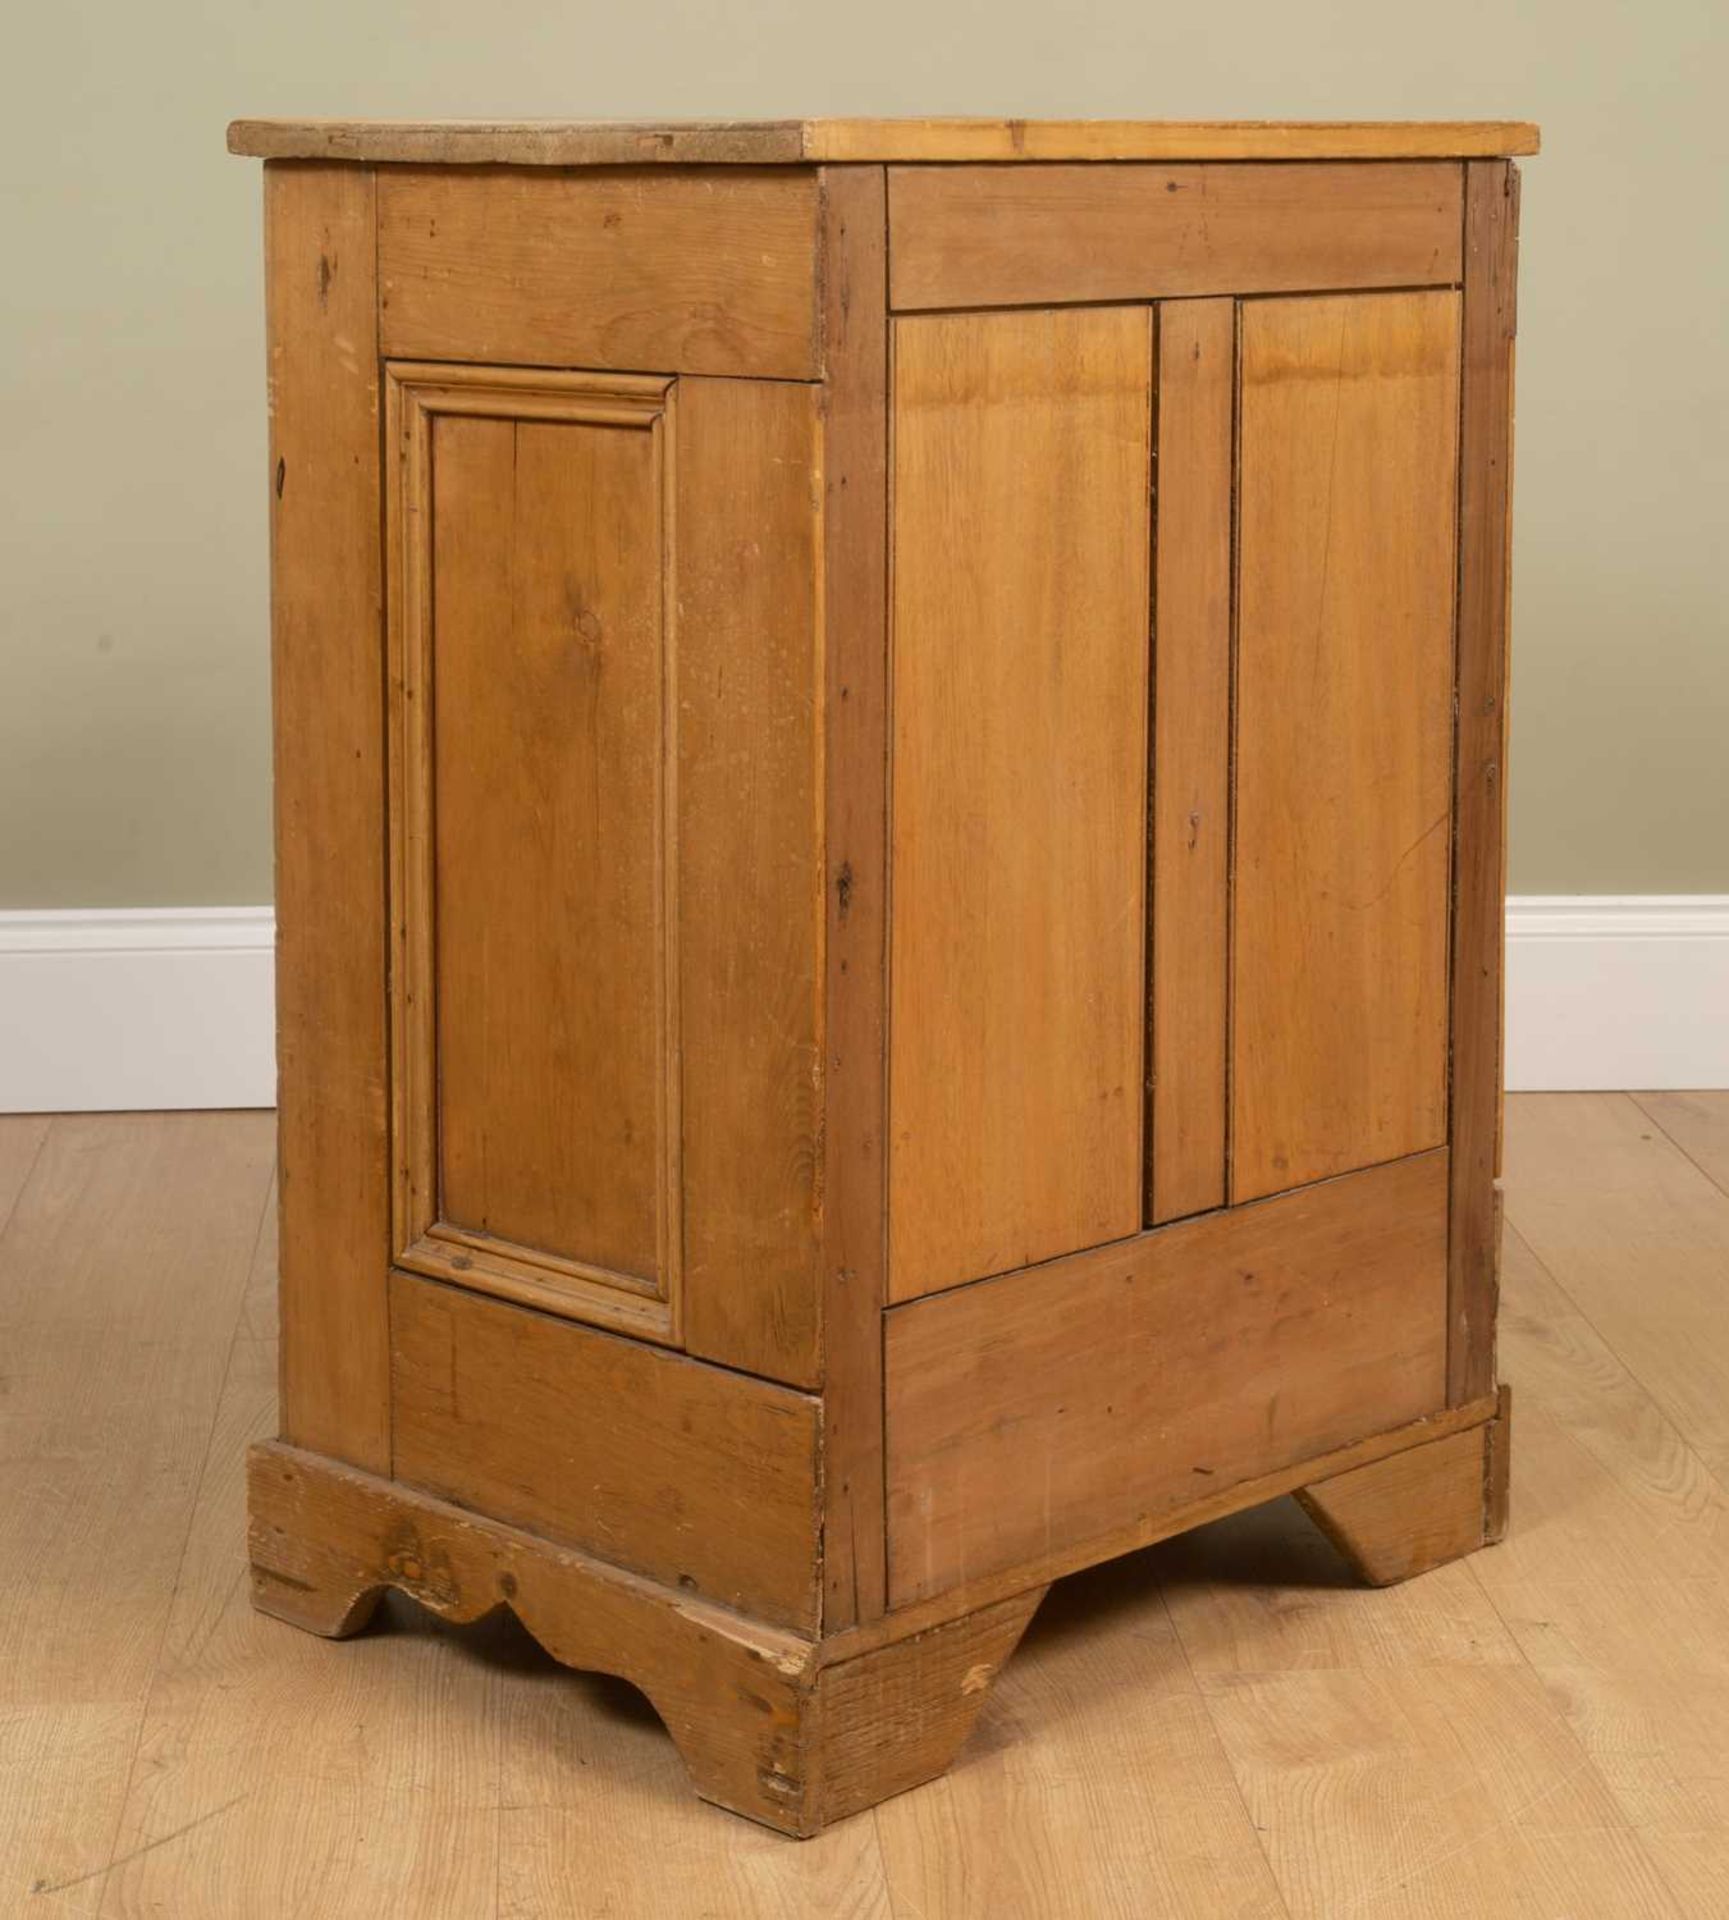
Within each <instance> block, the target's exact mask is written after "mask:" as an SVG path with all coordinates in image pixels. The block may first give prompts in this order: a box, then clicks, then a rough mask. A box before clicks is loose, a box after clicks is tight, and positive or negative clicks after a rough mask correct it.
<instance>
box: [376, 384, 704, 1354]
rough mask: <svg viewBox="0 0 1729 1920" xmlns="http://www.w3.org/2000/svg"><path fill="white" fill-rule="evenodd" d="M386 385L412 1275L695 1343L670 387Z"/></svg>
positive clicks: (401, 1113)
mask: <svg viewBox="0 0 1729 1920" xmlns="http://www.w3.org/2000/svg"><path fill="white" fill-rule="evenodd" d="M385 372H386V382H385V395H386V416H387V425H386V438H387V441H388V443H389V445H390V447H391V449H392V454H393V457H392V460H391V462H390V467H389V474H388V484H387V488H386V513H385V519H386V528H387V532H388V535H389V537H388V539H387V540H386V543H385V544H386V550H387V558H388V562H389V595H388V598H389V608H390V615H389V632H390V686H389V698H388V716H389V723H390V809H389V811H390V898H391V902H392V938H393V940H394V942H395V953H394V956H393V967H392V975H391V995H390V1005H391V1060H392V1078H391V1107H392V1112H391V1132H392V1141H393V1148H394V1161H395V1179H394V1194H393V1201H392V1205H393V1224H394V1247H395V1250H396V1258H397V1260H398V1261H399V1262H400V1263H401V1264H403V1265H404V1266H407V1267H409V1268H411V1269H412V1270H413V1271H415V1272H419V1273H427V1274H431V1275H433V1276H434V1277H437V1278H445V1279H461V1280H462V1281H463V1282H464V1283H465V1284H467V1285H471V1286H476V1287H481V1288H483V1289H485V1290H487V1291H489V1292H494V1293H498V1294H501V1295H503V1296H504V1297H505V1298H507V1299H514V1300H518V1301H522V1302H525V1303H527V1304H529V1305H533V1306H538V1307H546V1308H549V1309H551V1310H552V1311H555V1312H565V1313H573V1314H577V1315H580V1316H583V1317H588V1318H593V1319H596V1320H599V1321H601V1322H603V1323H604V1324H607V1325H614V1326H622V1327H628V1328H629V1329H630V1330H631V1331H633V1332H635V1333H637V1334H639V1335H641V1336H643V1337H646V1338H649V1339H659V1340H671V1339H676V1337H677V1333H678V1312H679V1306H680V1301H681V1286H680V1255H681V1249H682V1244H683V1234H682V1231H681V1228H680V1225H679V1218H678V1214H679V1207H680V1204H681V1194H682V1185H681V1181H680V1179H679V1166H678V1154H679V1147H680V1141H681V1129H680V1125H679V1118H678V1101H679V1078H678V1037H677V1028H678V1002H677V997H676V994H675V991H674V988H673V984H672V982H673V979H674V977H675V976H676V973H677V951H676V950H677V925H678V911H677V882H678V868H677V862H676V860H675V859H674V858H673V857H672V854H671V849H670V846H669V840H670V835H669V834H668V832H667V828H666V820H667V817H668V815H669V813H670V812H671V807H672V801H671V799H670V796H669V789H670V787H671V786H672V784H673V778H674V774H673V755H672V750H671V745H670V740H671V735H672V733H673V722H672V718H671V713H670V707H671V704H672V694H673V679H674V673H675V665H674V660H673V657H672V656H673V652H674V648H673V642H672V631H671V630H672V621H671V618H670V609H669V607H668V604H667V603H668V599H669V591H668V589H667V587H666V584H665V577H666V574H667V570H668V567H669V565H670V554H669V551H668V538H669V522H670V508H669V503H668V499H667V495H668V491H669V488H668V486H667V484H666V475H665V469H666V466H667V464H668V456H667V454H666V451H665V445H666V442H667V440H668V438H669V430H668V424H667V414H668V408H669V401H668V396H667V389H668V385H669V383H668V382H667V381H665V380H662V379H652V378H645V377H643V376H640V375H624V374H610V375H609V374H567V373H556V372H548V371H543V370H536V369H520V368H518V369H512V368H483V369H482V368H471V367H465V366H460V365H453V364H445V365H438V364H433V363H418V362H399V361H398V362H390V363H387V365H386V369H385ZM615 428H616V429H620V430H622V431H621V433H620V436H619V438H618V439H616V440H614V439H612V438H609V435H611V433H612V430H613V429H615ZM519 430H520V431H525V432H527V433H528V434H529V435H530V436H531V439H532V448H531V453H530V456H529V459H528V461H527V462H526V470H524V463H523V462H522V461H521V459H520V458H519V455H520V444H519ZM560 434H564V435H567V436H570V437H569V438H566V439H563V440H560V439H559V438H558V437H557V436H558V435H560ZM583 436H586V439H584V438H583ZM441 439H442V442H443V445H444V448H445V451H446V452H447V454H449V455H450V458H449V459H448V460H446V461H445V462H444V464H445V466H446V467H447V469H448V470H447V471H446V472H445V474H444V481H443V484H442V486H438V485H435V481H436V477H437V468H438V466H439V464H440V462H439V459H438V457H437V456H438V448H439V444H440V440H441ZM633 448H634V449H635V458H634V460H633V456H632V449H633ZM566 455H573V456H574V457H573V458H571V459H569V460H566V459H565V458H564V456H566ZM465 460H466V461H467V462H468V465H469V467H470V468H472V471H465V470H464V461H465ZM519 486H525V487H527V488H528V489H529V492H530V496H531V497H529V498H527V499H525V500H523V501H520V502H519V500H518V488H519ZM573 486H574V488H575V493H574V495H573V493H572V488H573ZM591 486H592V487H593V488H594V490H595V492H596V494H597V497H605V498H608V499H609V501H610V510H609V511H608V512H606V513H602V514H600V515H598V516H590V517H587V518H585V515H586V508H587V502H588V499H589V489H590V487H591ZM609 488H610V492H609V490H608V489H609ZM519 507H520V511H519ZM561 507H562V513H561V512H560V508H561ZM549 509H550V511H549ZM567 520H568V522H569V525H568V526H567V524H566V522H567ZM441 533H442V535H443V536H444V538H443V540H442V544H443V545H444V546H445V547H447V548H448V549H449V550H448V552H447V553H446V554H445V556H444V560H443V564H442V565H440V556H439V547H440V545H441V537H440V536H441ZM572 563H579V564H572ZM585 573H587V574H588V575H590V576H591V577H589V578H587V579H585V578H584V577H583V575H584V574H585ZM441 609H442V613H443V614H444V615H447V616H449V628H450V630H449V632H448V633H447V635H446V644H445V646H444V647H442V648H441V647H440V646H439V644H438V628H439V626H440V624H441ZM603 614H604V618H603V617H602V616H603ZM501 634H502V635H504V636H505V637H506V638H507V639H508V640H510V641H511V645H510V647H509V648H507V649H504V650H503V651H504V652H505V653H507V654H508V657H507V658H503V659H500V658H498V657H497V656H498V655H499V653H500V651H501V650H500V649H499V648H498V647H497V646H496V644H495V643H496V641H497V638H498V636H499V635H501ZM614 650H622V653H623V656H624V662H623V666H622V667H621V669H620V670H619V671H618V672H616V673H612V672H608V673H607V674H606V676H605V678H606V685H607V694H606V698H605V699H604V700H603V699H602V698H601V693H600V688H601V676H600V674H599V672H598V671H597V669H599V668H600V667H601V666H603V665H604V664H605V663H606V661H607V659H608V657H609V654H610V653H611V652H613V651H614ZM441 682H442V683H443V707H444V711H443V714H442V719H441V718H440V715H439V714H438V712H437V711H436V709H437V708H438V707H439V705H440V686H441ZM615 683H616V690H615ZM513 702H514V703H515V705H513ZM517 707H522V708H523V711H522V712H521V713H520V714H519V713H518V712H517V710H516V709H517ZM573 715H575V716H577V717H578V718H579V719H580V720H581V722H582V724H575V723H573V720H572V716H573ZM519 726H520V739H519V737H518V730H519ZM477 744H478V745H479V747H480V748H481V749H482V753H481V758H480V761H479V762H478V763H477V760H476V757H475V749H476V746H477ZM523 745H527V746H528V747H530V748H531V749H532V754H531V755H524V754H523V752H522V750H521V749H522V747H523ZM494 751H496V752H498V753H499V754H500V755H501V756H502V763H501V770H500V773H499V777H498V779H497V780H492V779H490V778H488V768H487V766H486V764H485V755H486V754H489V753H491V752H494ZM603 771H604V772H606V773H607V774H608V775H609V776H610V775H611V774H612V773H614V772H616V773H617V776H618V777H617V779H616V780H615V781H612V783H611V784H607V783H605V782H603V780H602V778H601V775H602V773H603ZM446 787H448V788H449V791H448V792H446V791H444V789H445V788H446ZM620 789H622V790H623V792H622V794H621V792H620V791H619V790H620ZM621 798H622V799H623V800H625V801H626V802H627V803H628V804H626V805H625V806H624V807H623V808H622V809H621ZM633 853H634V856H635V857H634V862H633V860H632V858H631V856H632V854H633ZM537 862H538V864H537ZM572 869H574V870H575V871H574V876H573V873H572V871H571V870H572ZM573 877H574V879H575V880H576V881H577V882H578V883H579V885H578V891H577V892H576V893H575V894H573V893H572V891H571V882H572V879H573ZM471 881H472V894H473V899H474V901H475V902H476V903H477V904H476V906H475V907H474V909H473V910H469V908H468V907H467V905H466V903H465V901H464V897H463V896H464V889H466V888H469V886H470V882H471ZM441 890H442V892H441ZM596 903H599V904H601V905H603V906H604V907H605V908H606V909H607V911H606V912H604V913H601V914H598V915H597V914H596V913H595V911H594V908H595V905H596ZM500 916H502V917H500ZM633 942H634V943H635V944H634V945H633ZM447 960H448V961H449V962H450V977H448V978H445V977H444V963H445V962H446V961H447ZM573 971H574V973H575V975H576V978H575V979H574V981H573V980H572V979H571V978H570V977H569V975H570V974H571V972H573ZM540 992H544V993H545V995H546V1000H547V1004H546V1008H545V1009H544V1011H543V1012H542V1014H541V1017H540V1019H539V1020H537V1019H535V1018H534V1017H532V1016H533V1013H534V1003H533V1002H532V1001H525V999H524V996H525V995H531V994H536V993H540ZM599 1016H605V1017H599ZM548 1041H550V1043H551V1044H550V1045H549V1044H547V1043H548ZM447 1046H448V1048H449V1051H450V1055H451V1059H450V1061H448V1062H447V1061H446V1060H445V1059H444V1057H443V1055H444V1052H445V1049H446V1047H447ZM452 1067H454V1071H452V1070H451V1069H452ZM587 1074H592V1079H593V1084H590V1082H589V1081H588V1080H587V1079H585V1077H584V1076H585V1075H587ZM597 1092H598V1093H599V1094H601V1095H602V1096H603V1097H602V1098H601V1099H600V1100H599V1101H598V1102H596V1101H595V1100H594V1099H593V1098H592V1096H593V1095H594V1094H595V1093H597ZM573 1135H574V1138H573ZM573 1148H575V1149H576V1151H575V1152H574V1153H573ZM591 1160H593V1161H598V1162H599V1163H600V1171H601V1173H602V1178H601V1180H600V1181H599V1182H598V1183H597V1181H596V1179H595V1177H594V1176H595V1171H596V1169H595V1167H594V1166H592V1165H590V1164H589V1162H590V1161H591ZM620 1169H623V1171H622V1172H620ZM608 1172H610V1173H611V1174H613V1175H614V1176H616V1177H615V1178H612V1179H608V1178H607V1177H606V1175H607V1174H608ZM453 1174H454V1176H455V1178H454V1181H453V1179H452V1175H453ZM597 1227H598V1232H597ZM632 1241H634V1243H635V1244H634V1246H633V1245H632V1244H631V1242H632Z"/></svg>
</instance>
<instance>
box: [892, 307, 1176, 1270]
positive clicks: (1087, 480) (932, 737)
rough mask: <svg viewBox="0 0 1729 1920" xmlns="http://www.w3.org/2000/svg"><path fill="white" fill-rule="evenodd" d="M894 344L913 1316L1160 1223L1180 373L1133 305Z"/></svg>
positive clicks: (900, 922) (902, 1212) (904, 334)
mask: <svg viewBox="0 0 1729 1920" xmlns="http://www.w3.org/2000/svg"><path fill="white" fill-rule="evenodd" d="M894 352H895V368H894V378H895V388H894V543H895V544H894V581H893V605H894V640H893V684H894V720H893V749H892V751H893V763H892V764H893V813H892V855H891V860H892V893H893V903H894V905H893V917H892V921H891V926H890V941H889V946H890V1005H891V1019H890V1037H889V1056H890V1065H889V1086H890V1139H891V1147H890V1161H889V1291H890V1295H891V1297H892V1298H893V1299H896V1300H905V1299H910V1298H913V1297H914V1296H916V1295H919V1294H922V1293H929V1292H931V1291H933V1290H936V1289H939V1288H942V1287H947V1286H952V1285H954V1284H956V1283H957V1282H960V1281H964V1280H970V1279H973V1278H975V1277H976V1276H978V1275H980V1274H988V1273H996V1272H1001V1271H1004V1270H1006V1269H1008V1268H1011V1267H1018V1266H1021V1265H1024V1264H1025V1263H1026V1262H1028V1261H1032V1260H1039V1259H1043V1258H1046V1257H1048V1256H1049V1255H1052V1254H1058V1253H1066V1252H1069V1251H1072V1250H1073V1249H1075V1248H1078V1247H1085V1246H1091V1245H1094V1244H1096V1243H1098V1242H1100V1241H1103V1240H1110V1239H1116V1238H1120V1237H1121V1236H1123V1235H1124V1234H1128V1233H1132V1232H1134V1231H1135V1229H1136V1228H1137V1226H1138V1225H1139V1224H1140V1219H1141V1185H1142V1159H1141V1138H1140V1136H1141V1126H1140V1106H1141V1097H1140V1090H1141V1087H1142V1084H1143V1079H1144V1059H1143V1046H1144V1041H1143V1034H1144V1019H1145V1014H1144V1007H1145V1002H1144V985H1143V975H1142V948H1143V943H1144V934H1145V921H1144V912H1143V890H1144V881H1145V866H1146V853H1145V834H1146V680H1147V653H1148V646H1147V622H1148V552H1147V550H1148V546H1149V519H1148V481H1149V461H1150V453H1151V448H1150V445H1149V437H1150V431H1151V427H1150V399H1151V379H1152V368H1151V342H1150V330H1149V324H1148V317H1147V315H1146V313H1145V312H1144V311H1133V310H1112V309H1090V310H1087V311H1072V312H1053V313H1010V314H988V315H953V316H942V317H933V318H925V319H913V320H900V321H897V322H896V323H895V328H894ZM958 561H964V564H957V562H958Z"/></svg>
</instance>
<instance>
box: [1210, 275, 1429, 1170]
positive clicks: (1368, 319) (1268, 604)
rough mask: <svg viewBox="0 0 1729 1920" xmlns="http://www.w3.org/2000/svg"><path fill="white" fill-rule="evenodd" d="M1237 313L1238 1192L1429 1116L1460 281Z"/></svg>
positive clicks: (1359, 1161)
mask: <svg viewBox="0 0 1729 1920" xmlns="http://www.w3.org/2000/svg"><path fill="white" fill-rule="evenodd" d="M1241 325H1242V343H1241V394H1240V399H1239V434H1240V442H1239V488H1240V499H1239V507H1238V567H1239V575H1238V589H1237V590H1238V610H1237V629H1238V639H1237V702H1236V753H1235V769H1236V776H1235V777H1236V857H1235V865H1234V876H1233V887H1234V910H1235V913H1234V924H1233V937H1232V958H1231V976H1232V1036H1231V1056H1232V1057H1231V1165H1232V1177H1231V1197H1232V1199H1233V1200H1248V1199H1253V1198H1255V1197H1256V1196H1257V1195H1260V1194H1266V1193H1273V1192H1277V1191H1279V1190H1280V1189H1282V1188H1287V1187H1294V1186H1297V1185H1299V1184H1300V1183H1302V1182H1304V1181H1307V1180H1316V1179H1320V1178H1323V1177H1324V1176H1327V1175H1330V1174H1335V1173H1341V1172H1345V1171H1347V1170H1349V1169H1350V1168H1353V1167H1362V1166H1368V1165H1371V1164H1373V1163H1375V1162H1378V1161H1383V1160H1390V1159H1393V1158H1394V1157H1395V1156H1397V1155H1400V1154H1407V1153H1413V1152H1416V1151H1418V1150H1420V1149H1422V1148H1425V1147H1432V1146H1436V1145H1438V1144H1439V1143H1440V1142H1441V1141H1442V1139H1443V1138H1444V1137H1445V1133H1446V1079H1447V1075H1446V1064H1447V1059H1446V1018H1447V916H1448V891H1449V885H1448V881H1449V866H1450V825H1451V815H1452V772H1453V770H1452V751H1451V745H1452V650H1453V589H1454V572H1455V547H1454V510H1455V485H1456V463H1455V449H1456V444H1457V438H1458V398H1459V376H1458V367H1459V299H1458V295H1457V294H1456V293H1454V292H1451V291H1445V292H1429V293H1399V294H1357V295H1341V296H1337V297H1334V298H1326V299H1314V300H1308V299H1299V300H1264V301H1249V302H1246V303H1245V304H1244V307H1243V311H1242V321H1241Z"/></svg>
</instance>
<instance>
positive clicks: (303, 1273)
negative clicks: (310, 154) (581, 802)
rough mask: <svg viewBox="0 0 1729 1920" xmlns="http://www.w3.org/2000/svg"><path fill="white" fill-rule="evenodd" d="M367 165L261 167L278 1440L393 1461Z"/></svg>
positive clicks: (375, 419)
mask: <svg viewBox="0 0 1729 1920" xmlns="http://www.w3.org/2000/svg"><path fill="white" fill-rule="evenodd" d="M373 193H374V189H373V176H372V174H371V172H370V171H369V170H367V169H364V168H358V167H339V166H272V167H270V168H268V169H266V174H265V198H264V215H265V309H266V326H267V332H268V338H269V349H270V473H271V520H270V582H271V699H272V705H273V709H274V714H275V743H276V745H275V763H274V764H275V807H276V1062H277V1079H278V1083H279V1088H278V1096H277V1097H278V1102H279V1125H278V1149H277V1150H278V1154H279V1156H280V1160H281V1168H282V1200H281V1219H282V1252H281V1259H282V1433H283V1437H284V1438H285V1439H288V1440H292V1441H294V1442H295V1443H296V1444H298V1445H301V1446H307V1447H315V1448H317V1449H318V1450H319V1451H321V1452H324V1453H328V1454H331V1455H333V1456H334V1457H335V1458H337V1459H340V1460H348V1461H352V1462H353V1463H354V1464H355V1465H356V1466H363V1467H373V1468H379V1469H384V1468H387V1467H388V1466H389V1464H390V1426H389V1421H390V1357H389V1340H390V1335H389V1329H388V1326H387V1323H386V1317H385V1315H386V1310H385V1267H386V1263H387V1262H388V1260H389V1258H390V1148H389V1142H388V1137H387V1119H386V1098H387V1091H386V1089H387V1085H388V1068H387V1031H388V1029H387V1015H386V1007H385V961H386V951H387V949H386V932H385V904H384V896H385V886H384V880H385V848H386V834H385V820H384V791H385V784H384V772H385V756H384V701H383V692H384V674H383V658H384V602H383V596H384V579H383V567H382V557H381V553H380V548H379V539H378V528H379V521H380V517H381V513H382V507H381V486H380V474H379V393H378V353H377V346H376V341H377V318H376V313H377V277H376V255H375V249H374V213H373Z"/></svg>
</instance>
